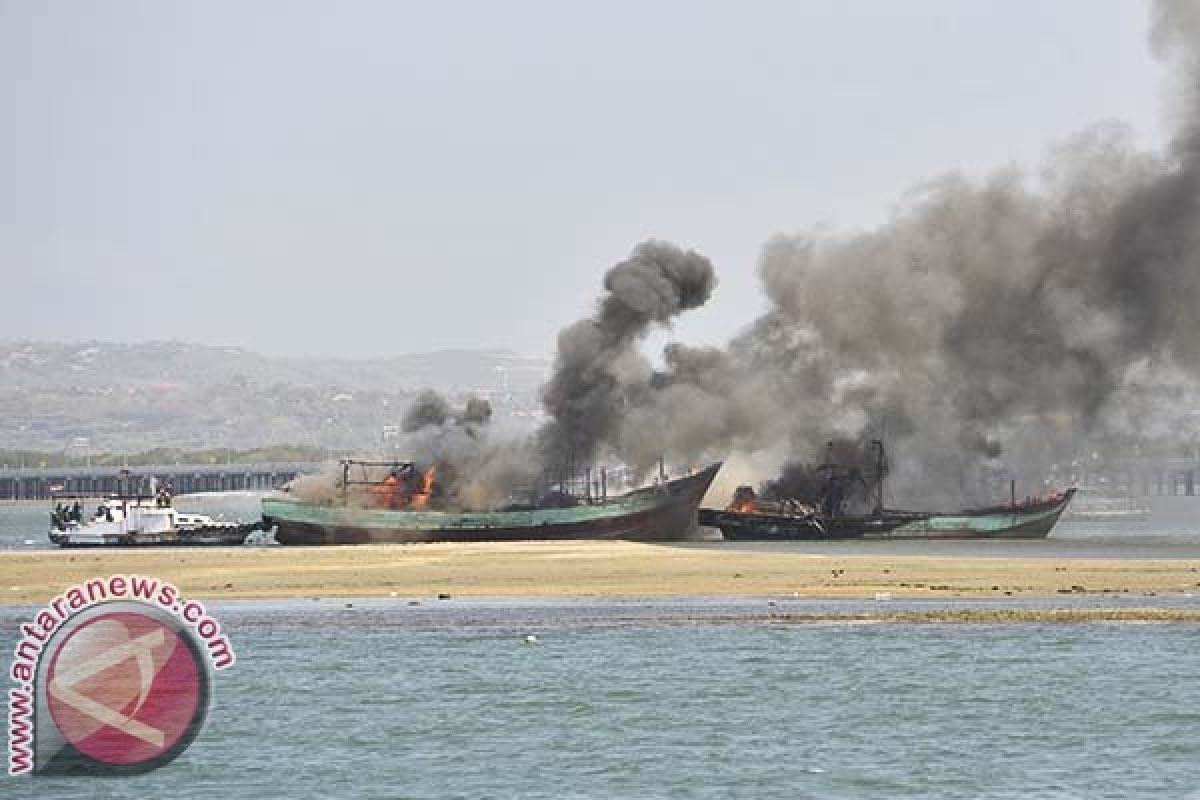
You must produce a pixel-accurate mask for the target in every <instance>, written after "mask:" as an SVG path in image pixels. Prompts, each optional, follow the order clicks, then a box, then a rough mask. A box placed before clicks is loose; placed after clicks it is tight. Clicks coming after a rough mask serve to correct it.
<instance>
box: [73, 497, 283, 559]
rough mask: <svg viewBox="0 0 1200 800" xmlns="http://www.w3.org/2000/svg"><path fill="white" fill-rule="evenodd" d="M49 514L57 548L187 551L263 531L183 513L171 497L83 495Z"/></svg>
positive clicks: (251, 525)
mask: <svg viewBox="0 0 1200 800" xmlns="http://www.w3.org/2000/svg"><path fill="white" fill-rule="evenodd" d="M54 499H55V506H54V510H53V511H52V512H51V514H50V541H51V542H53V543H54V544H56V545H58V546H59V547H147V546H155V545H177V546H185V547H196V546H212V545H240V544H243V543H245V541H246V537H248V536H249V535H250V534H251V533H253V532H254V531H257V530H261V529H262V528H261V524H260V523H258V522H254V523H249V524H238V523H235V522H222V521H218V520H214V519H213V518H212V517H209V516H206V515H204V514H189V513H183V512H180V511H178V510H176V509H175V508H174V506H173V505H172V504H171V495H170V493H169V492H167V491H165V490H156V491H155V492H154V493H153V494H150V495H139V494H116V495H111V496H109V497H107V498H103V499H101V500H99V502H98V504H97V505H95V506H94V510H90V511H85V509H92V508H93V506H92V504H93V503H96V502H97V499H96V498H90V497H86V496H82V495H66V496H64V495H59V496H57V497H55V498H54Z"/></svg>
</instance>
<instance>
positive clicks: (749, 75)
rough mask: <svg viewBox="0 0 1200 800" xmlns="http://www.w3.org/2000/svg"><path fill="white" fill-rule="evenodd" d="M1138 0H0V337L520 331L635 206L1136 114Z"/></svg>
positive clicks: (742, 314) (871, 205)
mask: <svg viewBox="0 0 1200 800" xmlns="http://www.w3.org/2000/svg"><path fill="white" fill-rule="evenodd" d="M1147 20H1148V10H1147V8H1146V5H1145V4H1144V3H1141V2H1132V1H1131V0H1054V2H1046V0H993V1H992V2H983V1H982V0H905V2H893V1H892V0H877V2H865V1H861V2H847V0H828V2H815V1H814V2H799V1H798V0H797V1H795V2H775V3H769V2H725V3H700V2H636V3H634V2H614V1H613V0H607V1H606V2H603V3H599V2H597V3H590V4H586V5H585V4H583V3H563V2H519V0H510V1H509V2H504V3H484V2H479V3H455V2H445V3H429V2H422V3H400V2H320V3H317V2H294V1H289V2H253V3H244V2H213V1H212V0H205V2H198V1H197V2H191V3H178V2H159V1H158V0H153V1H151V0H147V1H146V2H116V1H115V0H114V1H111V2H77V3H66V2H60V3H48V2H42V0H28V1H26V2H18V1H17V0H0V101H2V103H3V106H2V108H3V117H2V124H0V297H2V298H3V301H4V302H3V304H2V305H0V338H11V337H21V338H23V337H33V338H53V339H75V338H100V339H120V340H137V339H187V340H195V341H201V342H208V343H215V344H232V345H241V346H245V347H249V348H252V349H256V350H260V351H263V352H267V353H275V354H305V353H309V354H323V355H335V354H336V355H346V356H370V355H384V354H389V353H397V352H409V351H416V350H429V349H439V348H446V347H488V346H499V347H511V348H513V349H516V350H518V351H520V352H524V353H529V354H545V353H548V352H550V351H551V350H552V348H553V346H554V335H555V333H556V332H557V330H558V329H559V328H560V327H562V326H563V325H564V324H565V323H567V322H569V321H571V320H573V319H575V318H577V317H579V316H581V315H582V314H584V313H586V312H587V311H588V310H589V309H590V308H591V304H592V302H593V298H594V297H595V296H596V294H597V291H598V289H599V284H600V279H601V276H602V274H603V271H604V270H605V269H606V268H607V267H608V266H609V265H611V264H612V263H614V262H616V261H619V260H621V259H622V258H623V257H624V256H625V255H626V254H627V253H628V252H629V250H630V249H631V248H632V246H633V245H634V244H636V243H637V242H639V241H641V240H642V239H645V238H648V237H659V238H664V239H668V240H671V241H675V242H678V243H680V244H683V245H685V246H687V247H691V248H694V249H696V250H699V251H700V252H703V253H705V254H706V255H708V256H709V257H710V258H712V259H713V261H714V263H715V264H716V267H717V271H718V274H719V276H720V281H721V284H720V286H719V288H718V290H717V293H716V296H715V297H714V299H713V300H712V301H711V303H710V304H709V307H707V308H705V309H703V310H701V311H698V312H695V313H693V314H691V315H689V317H688V318H687V319H685V320H684V321H683V322H681V323H680V324H679V326H678V327H677V328H676V335H677V336H678V337H679V338H681V339H684V340H687V341H691V342H694V343H717V342H721V341H724V340H725V339H726V338H728V336H729V335H731V334H732V333H734V332H735V331H736V330H737V329H738V328H739V327H740V326H741V325H743V324H745V323H746V322H747V321H749V320H750V319H752V318H753V317H754V316H756V315H757V313H758V312H759V311H760V310H761V308H762V301H761V299H760V292H759V289H758V281H757V278H756V272H755V267H756V261H757V257H758V252H759V249H760V247H761V246H762V244H763V242H764V241H765V240H766V239H767V238H768V237H769V236H770V235H771V234H773V233H777V232H791V231H795V230H798V229H803V228H808V227H811V226H813V225H816V224H827V225H831V226H834V227H836V228H839V229H854V228H858V227H862V226H866V225H871V224H873V223H875V222H878V221H879V220H881V219H883V218H884V217H885V216H886V215H887V214H888V210H889V208H890V207H891V206H892V205H893V204H894V203H895V202H896V201H897V200H898V199H899V197H900V196H901V194H902V193H903V192H904V191H905V190H906V189H908V188H910V187H911V186H912V185H913V184H914V183H916V182H918V181H921V180H923V179H926V178H929V177H931V176H934V175H937V174H939V173H943V172H946V171H948V170H953V169H961V170H966V171H968V172H970V173H972V174H983V173H986V172H988V171H990V170H993V169H996V168H998V167H1002V166H1005V165H1008V164H1012V163H1018V164H1022V165H1025V166H1028V167H1030V168H1036V166H1037V164H1038V162H1039V160H1040V158H1041V155H1042V153H1043V151H1044V150H1045V148H1046V147H1047V146H1048V145H1050V144H1052V143H1054V142H1055V141H1056V140H1060V139H1062V138H1064V137H1066V136H1067V135H1069V134H1071V133H1072V132H1074V131H1076V130H1077V129H1079V128H1081V127H1084V126H1086V125H1088V124H1090V123H1093V122H1097V121H1101V120H1108V119H1120V120H1124V121H1126V122H1128V123H1129V124H1130V125H1131V126H1132V127H1133V128H1134V130H1135V132H1136V134H1137V138H1138V140H1139V141H1140V142H1141V143H1143V144H1144V145H1145V146H1147V147H1156V146H1158V145H1159V142H1160V139H1161V136H1162V130H1163V118H1162V103H1161V101H1162V98H1163V95H1164V91H1163V89H1164V87H1163V86H1162V83H1161V79H1162V71H1161V70H1160V69H1159V68H1158V65H1157V64H1156V63H1155V62H1154V61H1153V59H1152V58H1151V56H1150V54H1149V52H1148V49H1147V46H1146V31H1147Z"/></svg>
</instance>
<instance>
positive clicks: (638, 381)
mask: <svg viewBox="0 0 1200 800" xmlns="http://www.w3.org/2000/svg"><path fill="white" fill-rule="evenodd" d="M715 286H716V275H715V273H714V272H713V267H712V264H711V263H710V262H709V260H708V259H707V258H705V257H704V256H701V255H699V254H697V253H694V252H691V251H685V250H682V249H680V248H679V247H676V246H675V245H673V244H669V243H667V242H660V241H648V242H643V243H642V244H640V245H638V246H637V247H636V248H634V251H633V253H632V254H631V255H630V257H629V258H628V259H627V260H625V261H622V262H621V263H620V264H617V265H616V266H614V267H613V268H612V269H610V270H609V271H608V273H607V274H606V275H605V276H604V288H605V290H606V293H605V294H604V295H603V296H602V297H601V298H600V301H599V307H598V308H597V310H596V313H595V314H594V315H593V316H591V317H588V318H587V319H582V320H580V321H578V322H576V323H574V324H573V325H571V326H570V327H568V328H566V329H565V330H563V331H562V333H560V334H559V335H558V353H557V355H556V357H555V361H554V373H553V375H552V377H551V378H550V381H549V383H547V385H546V387H545V389H544V391H543V394H542V399H543V403H544V404H545V407H546V411H547V412H548V413H549V414H550V416H551V421H550V422H549V423H548V424H547V425H546V427H545V428H544V429H543V430H542V431H541V433H540V436H539V439H540V445H541V450H542V453H543V458H544V461H545V465H546V467H547V469H548V470H549V474H551V475H554V474H567V473H568V472H570V471H572V467H573V466H574V465H581V466H582V465H586V464H588V463H589V462H590V460H591V459H593V458H594V457H595V456H596V455H597V454H598V451H599V448H600V447H601V445H604V444H608V445H611V446H616V445H617V444H618V442H619V440H620V438H621V431H622V426H623V423H624V421H625V420H626V418H627V417H628V415H629V414H630V413H631V411H632V410H633V409H634V408H636V407H637V406H638V405H639V403H641V402H642V400H643V395H644V392H645V391H646V386H647V383H648V381H649V379H650V373H651V369H650V365H649V362H647V361H646V359H645V358H644V357H643V356H642V354H641V352H640V351H639V350H638V344H639V342H640V341H641V340H642V338H643V337H644V336H645V335H646V333H648V332H649V330H650V329H651V327H652V326H653V325H656V324H657V325H666V324H668V323H670V321H671V320H672V319H673V318H674V317H676V316H677V315H679V314H681V313H683V312H684V311H687V310H689V309H693V308H697V307H699V306H701V305H703V304H704V303H705V302H706V301H707V300H708V298H709V296H710V295H711V294H712V291H713V288H714V287H715ZM654 457H655V458H657V454H656V455H655V456H654ZM641 466H644V464H642V465H641Z"/></svg>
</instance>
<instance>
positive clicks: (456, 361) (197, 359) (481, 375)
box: [0, 339, 548, 391]
mask: <svg viewBox="0 0 1200 800" xmlns="http://www.w3.org/2000/svg"><path fill="white" fill-rule="evenodd" d="M547 366H548V364H547V362H546V361H545V360H544V359H533V358H527V357H523V356H519V355H517V354H516V353H513V352H512V351H510V350H442V351H437V352H430V353H409V354H405V355H397V356H392V357H389V358H374V359H349V358H344V359H338V358H285V357H271V356H264V355H261V354H259V353H255V352H253V351H250V350H246V349H244V348H240V347H212V346H209V345H200V344H191V343H188V342H145V343H137V344H129V343H121V342H36V341H28V340H25V341H22V340H17V341H13V340H3V339H0V388H8V387H12V386H28V387H49V386H77V385H81V384H93V385H94V384H95V383H96V382H97V381H100V382H114V383H124V384H146V383H177V384H181V385H212V384H222V383H233V382H237V381H245V380H250V381H254V382H256V383H265V384H270V383H285V384H290V385H294V386H342V387H345V388H348V389H381V390H388V391H399V390H414V389H421V388H425V387H434V388H439V389H441V390H444V391H461V390H466V389H469V388H471V387H476V386H480V385H485V384H486V385H491V384H494V383H497V382H498V379H503V377H504V375H507V380H508V381H509V383H510V385H514V386H516V388H518V390H525V389H528V388H530V387H531V386H534V385H537V384H540V383H541V381H542V379H543V378H544V375H545V371H546V369H547Z"/></svg>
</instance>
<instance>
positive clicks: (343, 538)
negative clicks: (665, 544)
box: [263, 464, 720, 545]
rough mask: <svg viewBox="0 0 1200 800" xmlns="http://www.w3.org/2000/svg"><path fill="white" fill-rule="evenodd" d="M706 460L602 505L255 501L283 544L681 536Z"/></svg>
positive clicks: (704, 479)
mask: <svg viewBox="0 0 1200 800" xmlns="http://www.w3.org/2000/svg"><path fill="white" fill-rule="evenodd" d="M718 469H720V464H714V465H712V466H710V467H708V468H706V469H704V470H701V471H700V472H697V473H695V474H693V475H689V476H687V477H685V478H679V479H677V480H673V481H668V482H667V483H665V484H663V485H661V486H657V487H650V488H646V489H639V490H637V491H634V492H630V493H629V494H627V495H623V496H621V497H617V498H613V499H612V500H608V501H606V502H604V503H596V504H585V505H580V506H572V507H569V508H540V509H533V510H529V511H488V512H462V513H453V512H442V511H387V510H376V509H358V508H347V507H343V506H330V505H320V504H316V503H304V502H297V501H294V500H283V499H277V498H267V499H264V500H263V522H264V524H265V525H267V526H268V527H270V526H274V527H275V540H276V541H277V542H279V543H280V544H285V545H331V544H405V543H413V542H485V541H524V540H534V539H633V540H638V541H670V540H679V539H685V538H687V537H688V536H689V535H691V533H692V532H693V531H694V530H695V527H696V508H697V506H699V505H700V500H701V499H702V498H703V497H704V493H705V492H706V491H707V490H708V487H709V484H711V483H712V481H713V478H715V477H716V474H717V470H718Z"/></svg>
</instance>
